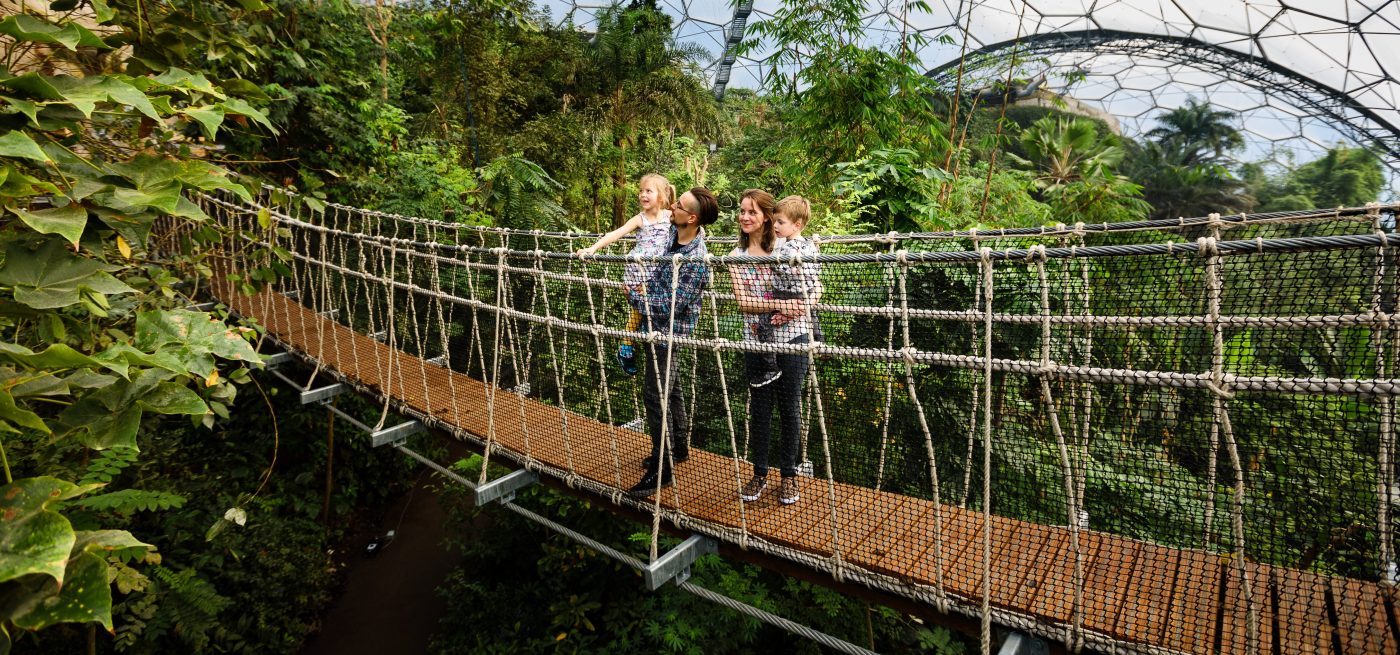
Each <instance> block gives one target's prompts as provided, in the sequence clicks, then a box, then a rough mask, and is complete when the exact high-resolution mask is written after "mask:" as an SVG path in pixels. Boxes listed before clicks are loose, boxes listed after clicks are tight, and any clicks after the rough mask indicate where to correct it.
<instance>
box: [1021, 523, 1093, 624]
mask: <svg viewBox="0 0 1400 655" xmlns="http://www.w3.org/2000/svg"><path fill="white" fill-rule="evenodd" d="M1079 543H1080V558H1081V562H1082V566H1083V570H1084V571H1090V570H1092V568H1093V566H1094V564H1095V563H1096V562H1097V561H1098V560H1097V558H1098V554H1099V548H1100V547H1103V546H1104V544H1105V542H1104V540H1103V539H1097V538H1094V535H1093V533H1089V532H1080V533H1079ZM1049 569H1050V573H1049V575H1047V576H1045V578H1044V580H1042V584H1041V586H1040V593H1039V594H1037V595H1036V599H1035V603H1034V604H1033V605H1031V607H1030V611H1031V614H1034V615H1036V616H1040V617H1044V618H1047V619H1050V620H1053V621H1061V622H1068V621H1070V620H1072V619H1073V612H1074V548H1073V542H1071V541H1070V537H1069V536H1068V535H1066V538H1065V549H1064V551H1063V555H1062V556H1061V557H1060V558H1059V559H1058V560H1055V561H1053V562H1050V563H1049Z"/></svg>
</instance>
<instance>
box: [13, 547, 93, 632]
mask: <svg viewBox="0 0 1400 655" xmlns="http://www.w3.org/2000/svg"><path fill="white" fill-rule="evenodd" d="M64 575H65V580H64V582H63V584H62V585H61V586H60V585H59V584H57V583H53V582H46V583H45V584H44V585H43V587H41V588H40V589H39V592H38V593H37V594H35V599H36V600H37V602H34V603H29V604H26V605H25V606H24V607H23V608H22V609H20V611H18V612H16V613H15V614H13V615H12V616H11V617H10V620H11V621H13V622H14V624H15V625H16V626H19V627H21V628H25V629H27V630H40V629H42V628H46V627H48V626H51V625H54V624H55V623H88V622H92V621H96V622H98V623H101V624H102V627H104V628H107V630H108V631H110V630H111V629H112V583H111V581H110V580H108V578H107V561H106V560H104V559H102V557H101V556H99V555H97V554H95V553H88V552H82V553H78V554H75V555H74V556H73V557H72V558H71V559H69V561H68V567H67V570H66V571H65V574H64Z"/></svg>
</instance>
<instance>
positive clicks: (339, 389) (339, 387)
mask: <svg viewBox="0 0 1400 655" xmlns="http://www.w3.org/2000/svg"><path fill="white" fill-rule="evenodd" d="M348 390H349V387H347V386H345V385H344V384H341V383H339V382H332V383H331V384H328V385H326V386H324V387H316V388H315V389H308V390H306V391H303V392H301V404H303V405H310V404H311V403H317V402H324V401H327V400H330V399H331V398H334V397H336V396H339V395H340V394H343V393H345V392H346V391H348Z"/></svg>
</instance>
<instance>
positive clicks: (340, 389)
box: [269, 353, 350, 405]
mask: <svg viewBox="0 0 1400 655" xmlns="http://www.w3.org/2000/svg"><path fill="white" fill-rule="evenodd" d="M278 354H287V353H278ZM279 363H280V361H279ZM269 368H271V365H270V364H269ZM272 374H273V375H276V376H277V377H279V378H282V381H283V382H286V383H287V384H288V385H291V386H292V387H294V388H296V389H297V390H298V392H299V393H300V394H301V404H303V405H310V404H311V403H316V402H324V401H327V400H330V399H331V398H334V397H336V396H339V395H340V394H342V393H345V392H346V391H349V390H350V387H349V386H347V385H344V384H341V383H339V382H332V383H330V384H328V385H326V386H323V387H316V388H315V389H302V388H301V385H300V384H297V383H296V382H295V381H294V380H292V379H291V378H289V377H287V376H286V375H283V374H282V372H281V371H278V370H275V369H274V370H273V371H272Z"/></svg>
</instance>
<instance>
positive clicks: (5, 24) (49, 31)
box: [0, 14, 107, 50]
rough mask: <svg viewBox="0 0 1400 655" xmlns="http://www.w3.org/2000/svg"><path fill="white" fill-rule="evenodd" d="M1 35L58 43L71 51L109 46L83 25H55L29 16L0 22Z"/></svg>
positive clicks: (20, 16)
mask: <svg viewBox="0 0 1400 655" xmlns="http://www.w3.org/2000/svg"><path fill="white" fill-rule="evenodd" d="M0 34H4V35H6V36H10V37H13V38H14V39H15V40H16V41H32V42H34V43H56V44H59V45H62V46H63V47H65V48H68V49H69V50H77V49H78V46H85V47H91V48H106V47H107V44H106V43H104V42H103V41H102V39H101V38H98V36H97V35H96V34H93V33H92V30H89V29H88V28H86V27H83V26H82V25H79V24H77V23H67V24H64V25H55V24H53V23H50V22H48V21H44V20H40V19H38V18H35V17H33V16H30V15H28V14H16V15H14V16H10V17H9V18H6V19H5V20H2V21H0Z"/></svg>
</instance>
